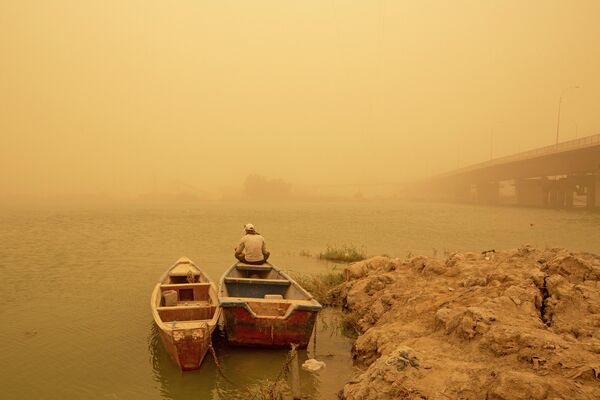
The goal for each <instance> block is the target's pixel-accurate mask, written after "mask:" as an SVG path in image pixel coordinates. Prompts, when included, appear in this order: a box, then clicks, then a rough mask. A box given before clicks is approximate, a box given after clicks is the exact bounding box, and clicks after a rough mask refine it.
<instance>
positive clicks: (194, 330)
mask: <svg viewBox="0 0 600 400" xmlns="http://www.w3.org/2000/svg"><path fill="white" fill-rule="evenodd" d="M150 307H151V309H152V316H153V317H154V322H155V323H156V325H157V326H158V328H159V331H160V336H161V339H162V341H163V343H164V345H165V347H166V349H167V351H168V353H169V354H170V355H171V358H173V360H174V361H175V362H176V363H177V365H178V366H179V368H181V370H182V371H189V370H194V369H198V368H200V364H202V360H203V359H204V356H205V355H206V353H207V351H208V350H209V348H210V346H211V344H212V333H213V331H214V330H215V327H216V326H217V323H218V321H219V317H220V315H221V309H220V308H219V303H218V298H217V292H216V288H215V284H214V283H213V282H212V281H211V280H210V279H209V277H208V276H207V275H206V274H205V273H204V272H203V271H202V270H201V269H200V268H199V267H198V266H196V264H194V263H193V262H192V261H191V260H189V259H188V258H186V257H182V258H180V259H179V260H177V262H176V263H175V264H174V265H173V266H172V267H171V268H169V269H168V270H167V271H166V272H165V273H164V274H163V275H162V276H161V278H160V279H159V282H158V283H157V284H156V286H155V287H154V290H153V291H152V297H151V300H150Z"/></svg>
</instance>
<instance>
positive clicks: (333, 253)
mask: <svg viewBox="0 0 600 400" xmlns="http://www.w3.org/2000/svg"><path fill="white" fill-rule="evenodd" d="M319 258H320V259H322V260H329V261H336V262H354V261H361V260H364V259H365V258H367V257H366V255H365V251H364V249H363V248H358V247H356V246H349V245H342V246H341V247H334V246H327V249H326V250H325V252H323V253H320V254H319Z"/></svg>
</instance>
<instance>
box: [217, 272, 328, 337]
mask: <svg viewBox="0 0 600 400" xmlns="http://www.w3.org/2000/svg"><path fill="white" fill-rule="evenodd" d="M218 294H219V303H220V305H221V308H222V310H223V316H224V321H225V330H226V333H227V340H228V342H229V343H232V344H236V345H244V346H267V347H289V345H290V344H291V343H295V344H297V345H298V346H299V347H300V348H305V347H306V346H307V345H308V342H309V340H310V337H311V334H312V331H313V326H314V324H315V321H316V318H317V314H318V313H319V311H320V310H321V308H322V306H321V304H319V302H318V301H316V300H315V299H314V298H313V297H312V295H311V294H310V293H308V292H307V291H306V290H305V289H304V288H302V287H301V286H300V285H299V284H298V283H297V282H296V281H294V280H293V279H292V278H290V277H289V276H288V275H287V274H286V273H284V272H283V271H281V270H280V269H279V268H277V267H276V266H274V265H272V264H269V263H265V264H262V265H251V264H245V263H240V262H238V263H235V264H233V265H232V266H231V267H230V268H229V269H228V270H227V271H225V273H224V274H223V276H222V277H221V280H220V281H219V289H218Z"/></svg>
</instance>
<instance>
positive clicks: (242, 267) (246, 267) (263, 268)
mask: <svg viewBox="0 0 600 400" xmlns="http://www.w3.org/2000/svg"><path fill="white" fill-rule="evenodd" d="M235 269H237V270H238V271H247V272H269V271H271V270H272V269H273V268H272V267H271V266H270V265H267V264H265V265H251V264H237V265H236V266H235Z"/></svg>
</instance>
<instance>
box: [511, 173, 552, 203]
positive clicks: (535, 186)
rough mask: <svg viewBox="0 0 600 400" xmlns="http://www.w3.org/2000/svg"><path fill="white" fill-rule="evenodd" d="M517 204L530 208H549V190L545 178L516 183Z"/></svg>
mask: <svg viewBox="0 0 600 400" xmlns="http://www.w3.org/2000/svg"><path fill="white" fill-rule="evenodd" d="M515 186H516V192H517V204H518V205H520V206H528V207H546V206H548V188H547V180H546V179H545V178H539V179H523V180H518V181H516V182H515Z"/></svg>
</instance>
